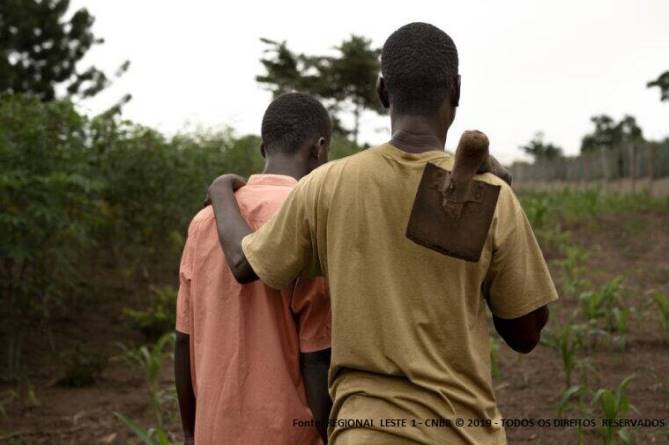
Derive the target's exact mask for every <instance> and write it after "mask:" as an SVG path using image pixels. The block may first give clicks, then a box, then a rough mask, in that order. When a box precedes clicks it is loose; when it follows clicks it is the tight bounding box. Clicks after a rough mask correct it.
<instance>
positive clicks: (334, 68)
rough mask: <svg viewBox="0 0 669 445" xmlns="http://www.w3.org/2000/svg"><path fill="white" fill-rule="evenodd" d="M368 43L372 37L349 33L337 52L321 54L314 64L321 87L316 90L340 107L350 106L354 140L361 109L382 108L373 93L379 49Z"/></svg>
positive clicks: (378, 66)
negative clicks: (318, 60) (334, 54)
mask: <svg viewBox="0 0 669 445" xmlns="http://www.w3.org/2000/svg"><path fill="white" fill-rule="evenodd" d="M371 45H372V42H371V40H369V39H366V38H364V37H361V36H356V35H352V36H351V38H350V39H349V40H345V41H344V42H342V44H341V45H339V46H337V47H336V50H337V51H338V52H339V54H338V56H336V57H322V58H321V60H320V63H319V65H317V66H319V73H320V74H321V82H320V86H321V91H315V93H316V94H317V95H319V96H321V97H323V98H324V99H331V100H332V101H333V102H334V103H335V104H337V107H338V108H339V109H341V108H342V107H343V108H344V109H349V108H352V112H353V122H354V123H353V129H352V134H353V141H354V142H355V143H356V144H357V143H358V134H359V132H360V116H361V114H362V112H363V110H371V111H375V112H377V113H380V112H382V111H383V109H382V107H381V103H380V101H379V99H378V98H377V95H376V79H377V76H378V74H379V70H380V64H379V56H380V54H381V51H380V50H379V49H375V48H372V46H371ZM317 85H318V84H317Z"/></svg>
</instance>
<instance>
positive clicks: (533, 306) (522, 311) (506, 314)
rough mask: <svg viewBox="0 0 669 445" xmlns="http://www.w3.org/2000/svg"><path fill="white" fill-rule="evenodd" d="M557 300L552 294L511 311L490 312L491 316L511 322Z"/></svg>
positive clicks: (555, 295)
mask: <svg viewBox="0 0 669 445" xmlns="http://www.w3.org/2000/svg"><path fill="white" fill-rule="evenodd" d="M557 300H558V296H557V294H553V295H551V296H550V297H548V298H542V299H541V300H536V301H532V302H531V303H529V304H526V305H523V306H520V307H519V308H515V309H513V310H509V311H492V313H493V315H495V316H496V317H497V318H502V319H505V320H511V319H514V318H519V317H522V316H524V315H527V314H529V313H530V312H532V311H535V310H537V309H539V308H540V307H542V306H546V305H547V304H550V303H553V302H555V301H557Z"/></svg>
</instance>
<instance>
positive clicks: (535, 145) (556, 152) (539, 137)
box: [520, 132, 563, 162]
mask: <svg viewBox="0 0 669 445" xmlns="http://www.w3.org/2000/svg"><path fill="white" fill-rule="evenodd" d="M520 149H521V150H523V151H524V152H525V153H527V154H528V155H530V156H532V157H533V158H534V161H535V162H537V161H541V160H544V159H555V158H559V157H562V156H563V153H562V148H561V147H558V146H557V145H554V144H551V143H550V142H544V134H543V133H541V132H540V133H537V134H535V135H534V138H532V140H531V141H530V142H528V143H527V145H523V146H521V147H520Z"/></svg>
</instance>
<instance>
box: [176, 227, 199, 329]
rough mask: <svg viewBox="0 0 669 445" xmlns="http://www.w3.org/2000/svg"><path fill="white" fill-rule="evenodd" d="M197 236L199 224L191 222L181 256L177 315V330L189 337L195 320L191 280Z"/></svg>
mask: <svg viewBox="0 0 669 445" xmlns="http://www.w3.org/2000/svg"><path fill="white" fill-rule="evenodd" d="M196 235H197V224H196V222H195V221H191V223H190V226H189V227H188V236H187V238H186V245H185V246H184V250H183V253H182V255H181V264H180V265H179V293H178V294H177V315H176V330H177V331H179V332H181V333H184V334H189V335H190V333H191V329H192V319H193V315H192V314H193V312H192V310H191V279H192V277H193V262H194V258H195V252H194V250H195V238H196Z"/></svg>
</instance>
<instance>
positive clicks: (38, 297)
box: [0, 97, 101, 376]
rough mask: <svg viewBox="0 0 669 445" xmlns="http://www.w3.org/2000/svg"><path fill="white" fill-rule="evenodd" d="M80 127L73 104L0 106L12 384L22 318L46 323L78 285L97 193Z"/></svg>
mask: <svg viewBox="0 0 669 445" xmlns="http://www.w3.org/2000/svg"><path fill="white" fill-rule="evenodd" d="M83 125H84V119H83V118H82V117H80V116H79V115H78V114H77V113H76V112H75V110H74V108H73V107H72V105H71V104H69V103H66V102H52V103H48V104H41V103H39V102H38V101H37V100H36V99H30V98H22V97H13V98H5V99H3V100H2V101H0V164H2V166H3V169H2V171H1V172H0V208H2V209H3V212H2V213H1V214H0V246H2V247H0V252H1V253H2V255H1V257H0V262H1V263H2V267H1V269H0V270H1V273H2V281H3V284H5V285H4V286H3V290H2V292H3V295H2V297H3V300H4V301H6V302H7V303H8V304H6V305H4V306H5V308H6V310H7V311H8V314H7V315H8V317H7V318H8V320H9V322H10V324H11V325H12V328H11V329H9V331H10V332H12V335H11V336H10V338H9V341H10V344H9V351H10V354H9V363H8V371H9V375H10V376H15V375H16V374H17V372H18V371H19V369H20V338H21V335H22V333H23V332H22V331H23V328H24V326H23V325H22V324H21V321H22V320H25V318H26V316H28V315H32V314H35V313H39V314H41V315H42V316H47V315H48V303H49V302H50V300H52V299H57V298H59V297H60V296H61V294H62V292H64V291H66V290H68V289H67V285H68V284H69V283H72V282H74V281H76V280H74V279H73V278H74V277H76V276H77V271H76V269H75V260H76V257H77V254H78V252H79V251H80V250H81V249H84V248H86V247H90V246H91V245H92V238H91V228H92V227H93V226H94V224H95V223H96V215H97V213H98V212H97V209H98V205H97V202H96V201H95V196H96V193H98V192H99V190H100V188H101V183H100V182H99V181H98V180H97V178H95V177H91V176H90V175H88V174H87V165H86V156H87V151H86V144H85V142H86V134H85V132H84V131H83Z"/></svg>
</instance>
